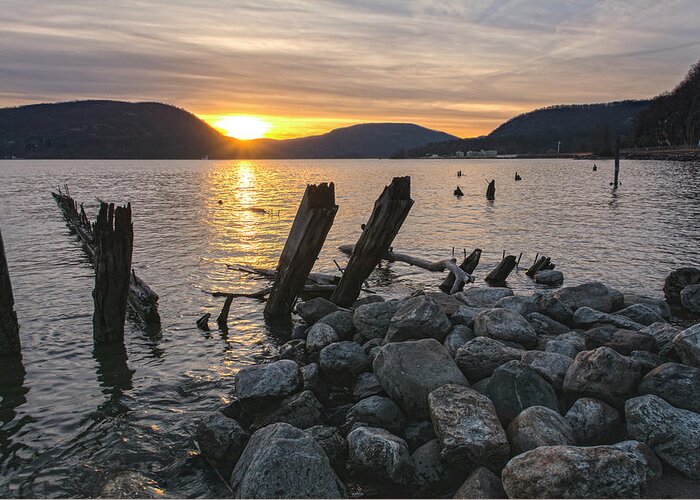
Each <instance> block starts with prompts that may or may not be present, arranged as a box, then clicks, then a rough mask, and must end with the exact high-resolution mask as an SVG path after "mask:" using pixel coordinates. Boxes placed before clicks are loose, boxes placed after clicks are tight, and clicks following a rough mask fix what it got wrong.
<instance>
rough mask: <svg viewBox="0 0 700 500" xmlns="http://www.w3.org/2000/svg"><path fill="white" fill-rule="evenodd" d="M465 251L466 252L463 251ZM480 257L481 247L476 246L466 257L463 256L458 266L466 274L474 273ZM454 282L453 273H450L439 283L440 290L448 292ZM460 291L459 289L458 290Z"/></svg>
mask: <svg viewBox="0 0 700 500" xmlns="http://www.w3.org/2000/svg"><path fill="white" fill-rule="evenodd" d="M465 253H466V252H465ZM480 258H481V248H476V249H474V251H473V252H472V253H470V254H469V256H468V257H465V258H464V260H463V261H462V263H461V264H460V265H459V267H460V268H461V269H462V270H463V271H464V272H466V273H467V274H474V270H475V269H476V266H478V265H479V259H480ZM454 284H455V275H454V274H452V273H450V274H448V275H447V277H446V278H445V279H444V281H443V282H442V283H441V284H440V290H442V291H443V292H445V293H450V291H451V290H452V286H453V285H454ZM460 291H461V290H460Z"/></svg>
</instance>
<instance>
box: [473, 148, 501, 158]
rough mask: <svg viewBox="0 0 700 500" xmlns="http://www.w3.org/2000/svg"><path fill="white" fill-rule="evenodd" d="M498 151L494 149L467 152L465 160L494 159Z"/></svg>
mask: <svg viewBox="0 0 700 500" xmlns="http://www.w3.org/2000/svg"><path fill="white" fill-rule="evenodd" d="M496 156H498V151H496V150H495V149H482V150H481V151H467V158H496Z"/></svg>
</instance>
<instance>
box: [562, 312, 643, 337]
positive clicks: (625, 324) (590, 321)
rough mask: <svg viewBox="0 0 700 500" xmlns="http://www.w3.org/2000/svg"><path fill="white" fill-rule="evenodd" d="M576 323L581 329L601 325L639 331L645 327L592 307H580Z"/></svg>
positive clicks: (623, 317)
mask: <svg viewBox="0 0 700 500" xmlns="http://www.w3.org/2000/svg"><path fill="white" fill-rule="evenodd" d="M574 323H575V324H576V325H577V326H579V327H581V328H593V327H596V326H601V325H613V326H616V327H617V328H624V329H626V330H634V331H639V330H641V329H643V328H644V325H641V324H639V323H636V322H634V321H632V320H631V319H629V318H626V317H625V316H620V315H619V314H608V313H604V312H600V311H596V310H595V309H591V308H590V307H579V308H578V309H576V312H575V313H574Z"/></svg>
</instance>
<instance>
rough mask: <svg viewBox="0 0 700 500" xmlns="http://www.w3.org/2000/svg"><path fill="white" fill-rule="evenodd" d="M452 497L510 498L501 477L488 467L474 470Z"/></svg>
mask: <svg viewBox="0 0 700 500" xmlns="http://www.w3.org/2000/svg"><path fill="white" fill-rule="evenodd" d="M452 498H508V497H507V496H506V492H505V491H504V490H503V483H501V478H500V477H498V476H497V475H496V474H494V473H493V472H491V471H490V470H488V469H487V468H486V467H478V468H476V469H474V471H472V473H471V474H469V476H468V477H467V479H466V480H465V481H464V482H463V483H462V486H460V487H459V489H458V490H457V492H456V493H455V495H454V497H452Z"/></svg>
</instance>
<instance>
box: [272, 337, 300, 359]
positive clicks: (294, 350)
mask: <svg viewBox="0 0 700 500" xmlns="http://www.w3.org/2000/svg"><path fill="white" fill-rule="evenodd" d="M277 359H291V360H292V361H294V362H295V363H297V364H299V365H301V364H303V363H304V360H305V359H306V342H305V341H304V340H302V339H292V340H290V341H289V342H286V343H284V344H282V346H281V347H280V348H279V352H278V356H277Z"/></svg>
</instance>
